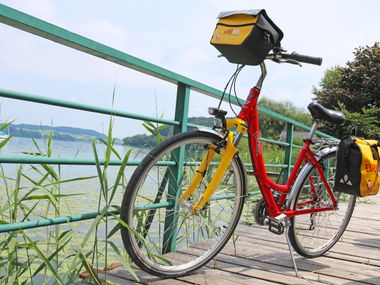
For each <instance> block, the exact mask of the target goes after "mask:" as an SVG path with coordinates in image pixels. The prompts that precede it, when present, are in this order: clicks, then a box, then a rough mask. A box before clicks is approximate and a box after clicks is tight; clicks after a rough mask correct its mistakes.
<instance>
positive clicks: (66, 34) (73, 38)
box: [0, 4, 331, 250]
mask: <svg viewBox="0 0 380 285" xmlns="http://www.w3.org/2000/svg"><path fill="white" fill-rule="evenodd" d="M0 22H1V23H4V24H6V25H9V26H11V27H14V28H17V29H19V30H23V31H25V32H28V33H31V34H34V35H37V36H39V37H42V38H45V39H47V40H51V41H54V42H56V43H59V44H61V45H64V46H67V47H70V48H73V49H76V50H79V51H82V52H84V53H87V54H90V55H93V56H95V57H99V58H102V59H104V60H107V61H110V62H113V63H116V64H119V65H122V66H125V67H128V68H130V69H133V70H136V71H139V72H142V73H144V74H147V75H150V76H153V77H156V78H159V79H162V80H164V81H167V82H170V83H173V84H176V85H177V96H176V106H175V116H174V120H166V119H159V118H155V117H150V116H144V115H141V114H135V113H130V112H126V111H123V110H117V109H110V108H105V107H100V106H93V105H88V104H81V103H77V102H72V101H66V100H60V99H54V98H50V97H43V96H38V95H35V94H28V93H22V92H17V91H13V90H4V89H0V97H4V98H10V99H15V100H22V101H28V102H34V103H39V104H46V105H51V106H58V107H63V108H69V109H76V110H81V111H87V112H93V113H98V114H106V115H112V116H117V117H122V118H128V119H133V120H139V121H151V122H157V123H161V124H166V125H172V126H174V133H180V132H184V131H186V130H187V128H188V127H189V126H190V127H191V126H194V125H192V124H188V122H187V118H188V111H189V110H188V108H189V100H190V96H191V91H196V92H199V93H202V94H204V95H207V96H210V97H213V98H217V99H220V98H221V96H222V91H220V90H217V89H215V88H213V87H210V86H207V85H205V84H202V83H200V82H197V81H195V80H192V79H190V78H187V77H185V76H182V75H180V74H177V73H175V72H172V71H170V70H167V69H165V68H162V67H159V66H157V65H154V64H152V63H149V62H147V61H144V60H141V59H139V58H137V57H134V56H131V55H129V54H127V53H124V52H122V51H119V50H116V49H114V48H111V47H109V46H106V45H104V44H101V43H98V42H96V41H93V40H91V39H88V38H86V37H83V36H80V35H78V34H75V33H72V32H70V31H68V30H65V29H63V28H60V27H58V26H55V25H53V24H50V23H48V22H45V21H42V20H40V19H38V18H35V17H32V16H30V15H27V14H25V13H22V12H20V11H17V10H15V9H12V8H10V7H8V6H5V5H2V4H0ZM238 100H239V101H238ZM231 103H232V104H235V105H237V104H242V103H244V101H243V100H241V99H236V98H235V97H233V96H231ZM259 112H260V113H262V114H267V115H269V116H271V117H273V118H276V119H278V120H281V121H283V122H285V123H286V124H287V138H286V142H279V141H274V140H270V139H266V138H262V141H264V142H269V143H273V144H277V145H280V146H284V147H285V162H284V164H268V165H267V166H269V167H279V168H282V169H286V173H287V174H288V173H289V171H290V169H291V157H292V148H293V147H297V146H295V145H294V144H293V130H294V127H298V128H301V129H305V130H310V127H309V126H306V125H304V124H302V123H300V122H297V121H295V120H293V119H291V118H288V117H286V116H283V115H281V114H278V113H275V112H273V111H271V110H268V109H266V108H264V107H261V106H259ZM317 133H318V134H319V135H321V136H325V137H331V136H328V135H326V134H324V133H321V132H317ZM0 163H17V164H70V165H95V160H91V159H68V158H50V157H33V156H23V157H20V156H0ZM100 163H104V162H103V161H100ZM120 164H121V161H120V160H111V162H110V165H120ZM138 164H139V161H129V162H128V165H138ZM160 204H162V205H156V206H155V207H158V206H159V207H168V206H171V205H169V204H168V203H166V202H164V203H160ZM115 213H116V212H113V211H111V212H108V215H113V214H115ZM97 215H99V213H98V212H95V213H85V214H80V215H72V216H66V217H57V218H51V219H42V220H37V221H31V222H20V223H14V224H3V225H0V233H1V232H9V231H14V230H19V229H29V228H35V227H42V226H49V225H55V224H61V223H68V222H75V221H83V220H87V219H93V218H96V216H97ZM169 250H170V249H169Z"/></svg>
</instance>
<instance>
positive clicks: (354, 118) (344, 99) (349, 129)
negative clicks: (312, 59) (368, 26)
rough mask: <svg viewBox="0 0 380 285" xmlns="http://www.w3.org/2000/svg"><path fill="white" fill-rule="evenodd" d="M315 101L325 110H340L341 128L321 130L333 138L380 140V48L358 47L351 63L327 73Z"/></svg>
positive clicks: (317, 91)
mask: <svg viewBox="0 0 380 285" xmlns="http://www.w3.org/2000/svg"><path fill="white" fill-rule="evenodd" d="M313 94H314V95H315V98H314V99H315V100H316V101H318V102H319V103H321V104H322V105H324V106H325V107H327V108H333V109H337V110H340V111H342V112H343V113H344V114H345V115H346V117H347V123H346V124H345V125H344V126H334V125H331V124H326V125H325V126H324V127H323V129H324V131H326V132H330V133H332V134H334V135H335V136H338V137H341V136H343V135H346V134H354V135H357V136H363V137H367V138H380V123H379V122H380V45H379V43H378V42H376V43H375V44H374V45H373V46H366V47H359V48H357V49H356V50H355V52H354V60H353V61H348V62H347V63H346V65H345V66H343V67H339V66H335V67H333V68H331V69H328V70H326V72H325V74H324V76H323V78H322V79H321V82H320V83H319V88H315V87H314V88H313Z"/></svg>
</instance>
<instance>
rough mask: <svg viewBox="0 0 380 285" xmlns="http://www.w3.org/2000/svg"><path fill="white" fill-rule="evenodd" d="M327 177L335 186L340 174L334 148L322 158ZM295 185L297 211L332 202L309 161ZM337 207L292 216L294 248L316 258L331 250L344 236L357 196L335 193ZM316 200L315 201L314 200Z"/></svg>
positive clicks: (290, 231)
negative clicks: (337, 176) (337, 174)
mask: <svg viewBox="0 0 380 285" xmlns="http://www.w3.org/2000/svg"><path fill="white" fill-rule="evenodd" d="M319 163H320V165H321V166H322V169H323V170H324V175H325V178H326V180H327V182H328V184H329V186H330V188H331V189H333V188H334V181H335V173H336V149H331V150H329V151H327V152H325V154H324V155H323V156H322V157H321V158H320V160H319ZM299 175H301V176H300V179H299V180H298V181H299V182H298V183H297V182H296V184H295V190H294V191H296V192H295V194H294V195H295V197H296V198H295V201H294V204H293V205H292V209H293V210H300V209H312V208H319V207H328V206H331V205H332V202H331V198H330V195H329V194H328V192H327V188H326V186H325V185H324V183H323V182H322V180H321V176H320V174H319V172H318V170H317V169H316V167H315V166H312V165H311V164H307V165H306V166H305V168H304V169H303V170H301V172H300V174H299ZM333 194H334V196H335V199H336V201H337V203H338V204H337V209H336V210H331V211H324V212H318V213H312V214H305V215H298V216H295V217H293V218H291V226H290V228H289V239H290V242H291V244H292V246H293V248H294V249H295V250H296V251H297V253H299V254H300V255H302V256H305V257H308V258H313V257H317V256H320V255H322V254H324V253H325V252H327V251H328V250H329V249H330V248H331V247H333V246H334V244H335V243H336V242H337V241H338V240H339V238H340V237H341V236H342V234H343V232H344V230H345V229H346V227H347V225H348V222H349V221H350V218H351V215H352V212H353V210H354V207H355V201H356V197H355V196H353V195H349V194H345V193H337V192H333ZM310 201H314V202H312V203H311V202H310Z"/></svg>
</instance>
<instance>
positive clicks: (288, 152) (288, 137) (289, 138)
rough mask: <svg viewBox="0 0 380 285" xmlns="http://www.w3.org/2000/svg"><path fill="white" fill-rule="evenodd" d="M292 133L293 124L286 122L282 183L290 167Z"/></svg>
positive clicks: (287, 175) (286, 177) (285, 179)
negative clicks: (284, 166) (284, 165)
mask: <svg viewBox="0 0 380 285" xmlns="http://www.w3.org/2000/svg"><path fill="white" fill-rule="evenodd" d="M293 135H294V125H293V124H291V123H286V143H288V145H287V146H286V147H285V161H284V164H286V168H285V171H284V172H283V173H284V176H283V183H285V182H286V181H287V179H288V177H289V174H290V171H291V168H292V149H293Z"/></svg>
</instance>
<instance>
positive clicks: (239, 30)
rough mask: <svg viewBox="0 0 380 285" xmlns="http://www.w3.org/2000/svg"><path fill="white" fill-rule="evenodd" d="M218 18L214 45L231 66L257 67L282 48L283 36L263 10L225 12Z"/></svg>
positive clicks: (212, 40)
mask: <svg viewBox="0 0 380 285" xmlns="http://www.w3.org/2000/svg"><path fill="white" fill-rule="evenodd" d="M218 18H219V21H218V23H217V25H216V28H215V31H214V34H213V36H212V38H211V44H212V45H214V46H215V47H216V48H217V49H218V50H219V52H220V53H221V54H222V55H223V56H224V57H226V58H227V60H228V61H229V62H232V63H240V64H245V65H258V64H260V63H261V62H262V61H263V60H264V59H265V56H266V55H267V54H268V53H269V52H270V51H271V50H272V49H273V48H275V47H280V46H281V45H280V41H281V39H282V37H283V33H282V31H281V30H280V29H279V28H278V27H277V26H276V25H275V24H274V23H273V22H272V20H271V19H270V18H269V17H268V15H267V13H266V12H265V10H263V9H262V10H246V11H229V12H222V13H220V14H219V16H218Z"/></svg>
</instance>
